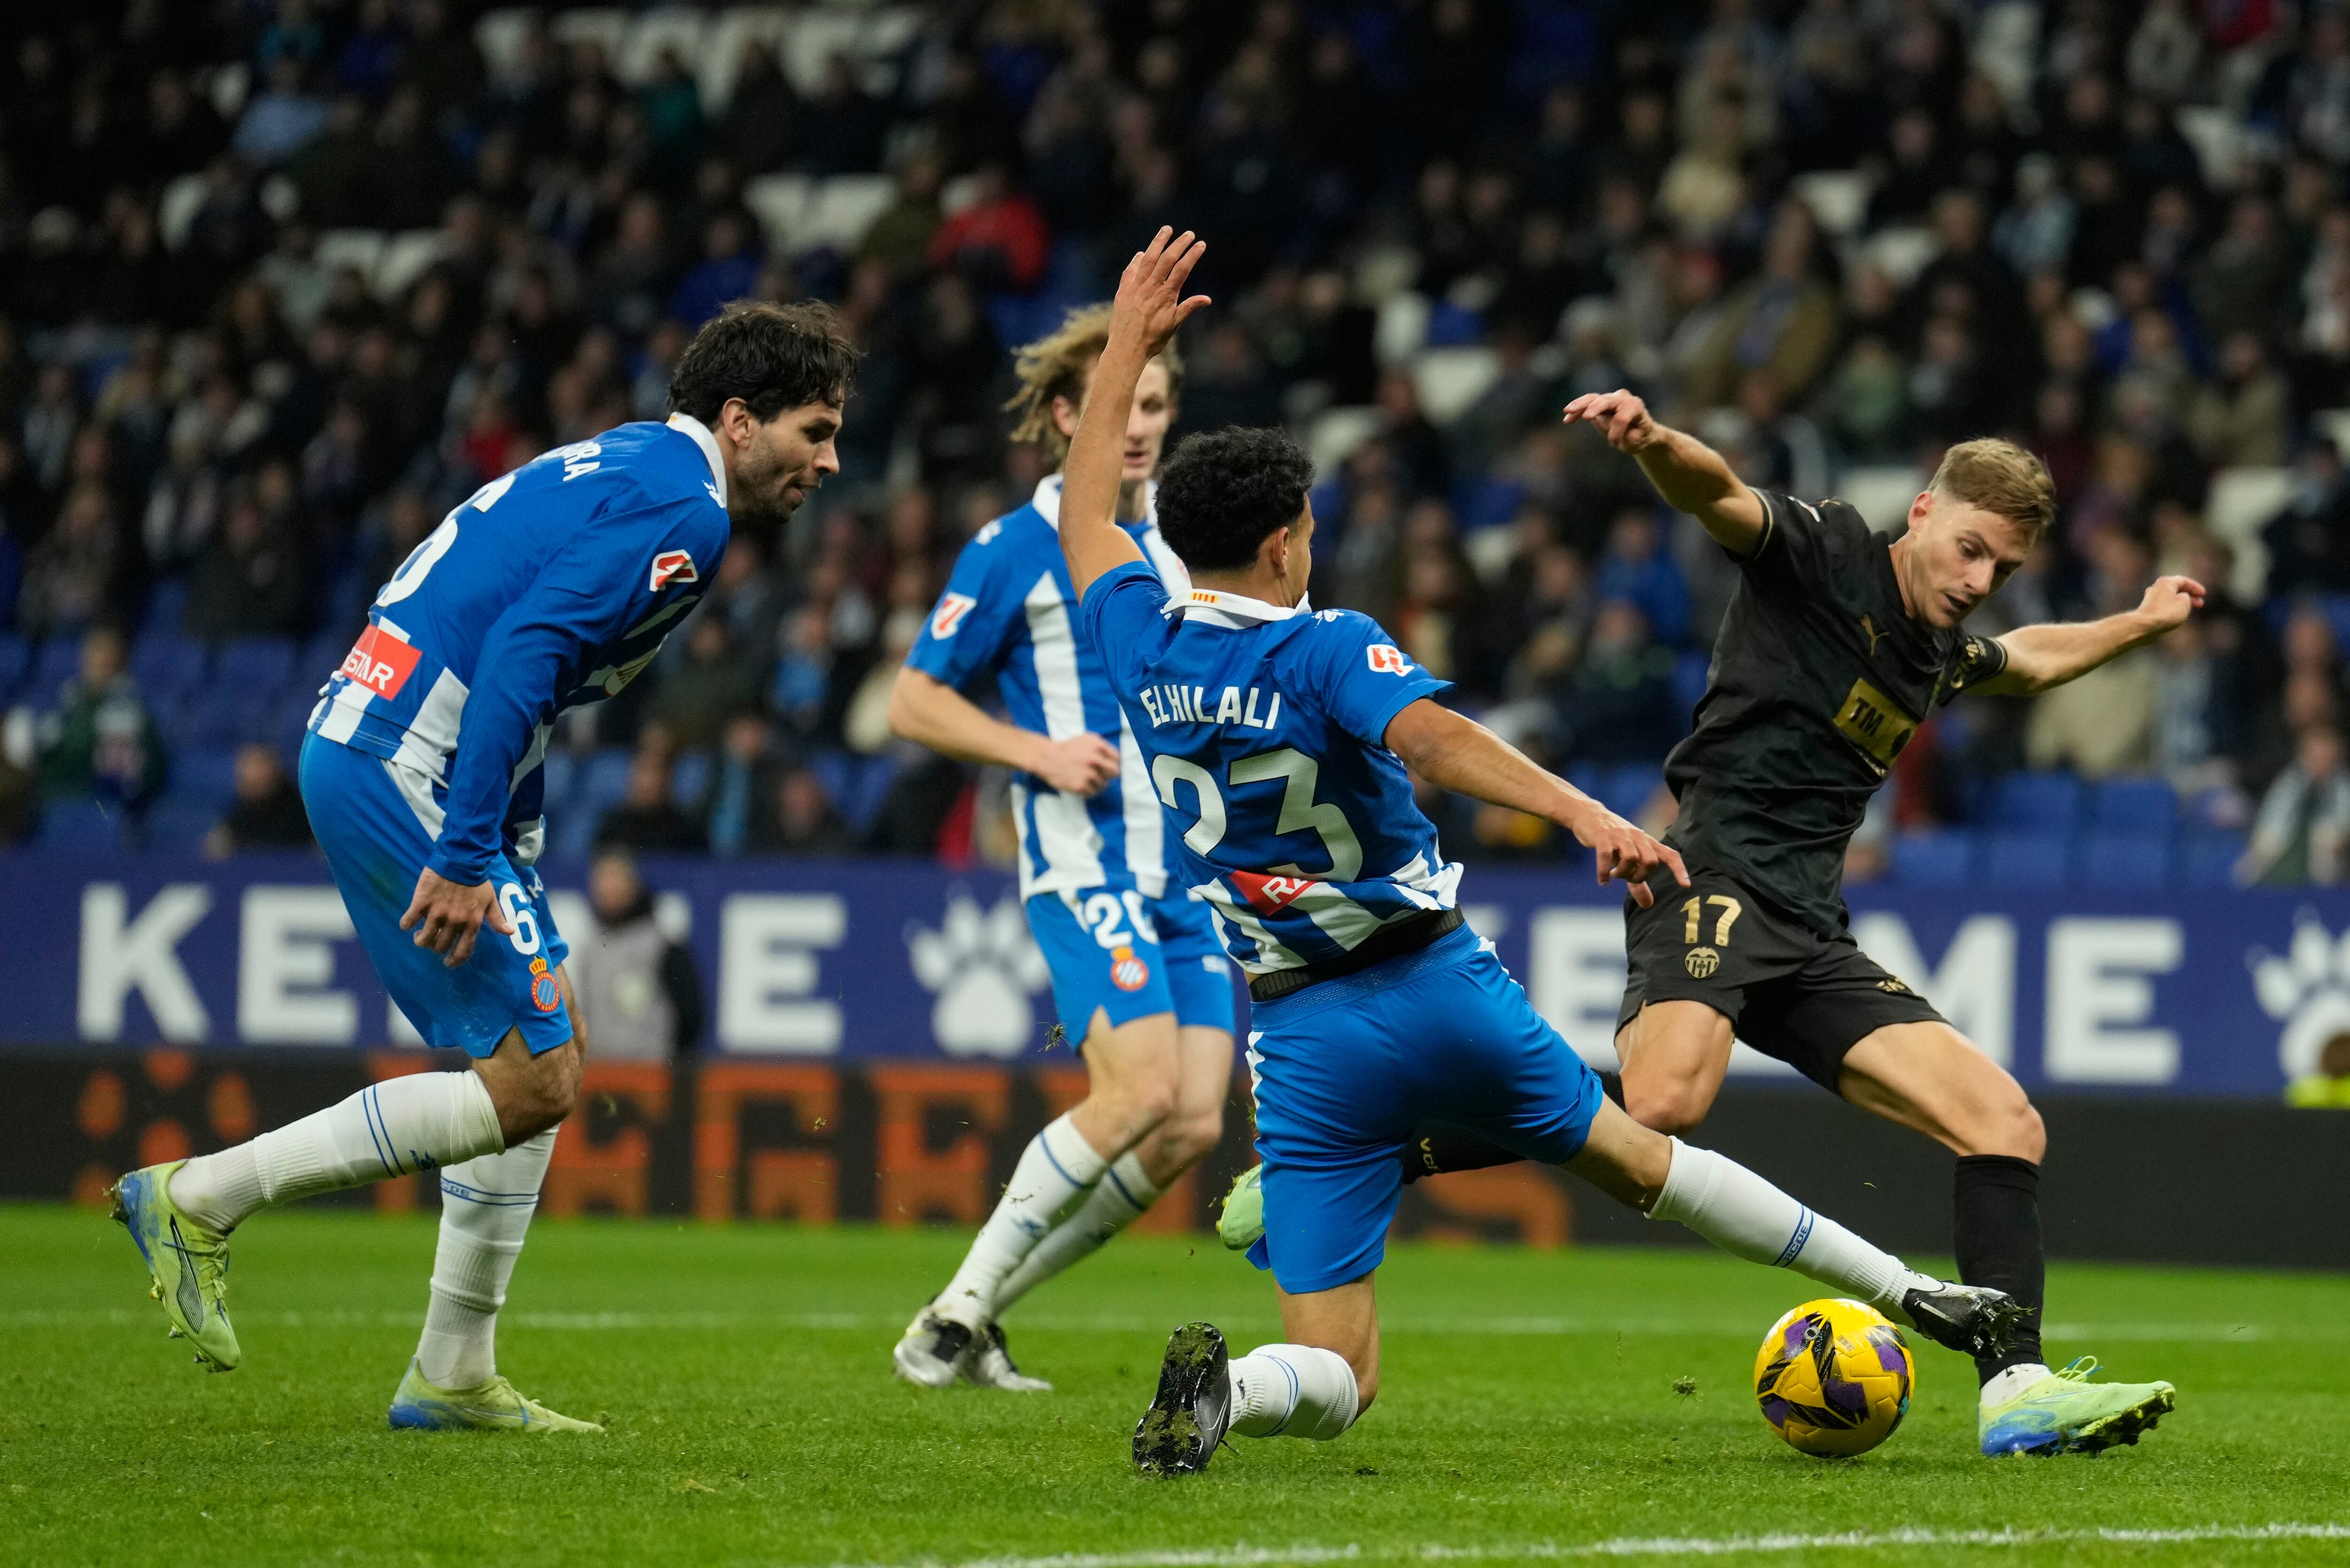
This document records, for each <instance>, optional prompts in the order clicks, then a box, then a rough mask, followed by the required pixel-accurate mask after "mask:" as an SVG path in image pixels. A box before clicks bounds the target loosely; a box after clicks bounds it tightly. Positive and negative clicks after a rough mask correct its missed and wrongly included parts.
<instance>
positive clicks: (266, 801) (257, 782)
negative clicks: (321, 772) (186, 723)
mask: <svg viewBox="0 0 2350 1568" xmlns="http://www.w3.org/2000/svg"><path fill="white" fill-rule="evenodd" d="M316 842H317V839H316V838H315V837H314V836H313V835H312V834H311V832H310V814H309V813H308V812H307V810H305V809H304V808H303V805H302V792H301V791H300V790H298V789H296V788H295V787H294V781H293V780H292V779H290V778H288V777H287V776H286V763H285V759H283V758H282V757H280V756H279V755H278V754H277V748H276V747H275V746H266V745H263V744H261V743H260V742H248V743H247V744H245V745H242V746H239V747H238V748H237V749H236V799H235V802H234V805H231V806H230V807H229V811H228V815H226V816H224V817H223V818H221V820H220V821H219V822H218V823H216V824H215V825H213V829H212V831H211V832H210V833H207V834H206V835H204V853H205V854H206V855H209V856H211V857H213V859H215V860H220V859H224V858H226V857H229V856H231V855H234V854H235V853H236V852H237V851H239V850H241V849H307V848H308V847H310V846H311V845H313V844H315V843H316Z"/></svg>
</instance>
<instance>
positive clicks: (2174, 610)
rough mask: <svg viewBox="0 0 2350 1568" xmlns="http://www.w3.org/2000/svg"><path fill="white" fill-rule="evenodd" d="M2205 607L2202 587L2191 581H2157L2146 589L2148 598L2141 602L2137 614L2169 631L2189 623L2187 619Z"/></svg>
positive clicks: (2173, 579) (2188, 579)
mask: <svg viewBox="0 0 2350 1568" xmlns="http://www.w3.org/2000/svg"><path fill="white" fill-rule="evenodd" d="M2202 607H2203V585H2202V584H2200V583H2199V582H2197V581H2196V580H2195V579H2194V578H2192V577H2157V578H2155V580H2154V581H2153V582H2152V583H2151V584H2149V585H2147V590H2146V597H2144V598H2142V599H2140V600H2139V601H2138V606H2137V613H2138V614H2139V615H2141V616H2143V617H2145V618H2146V619H2147V620H2148V621H2150V622H2152V623H2153V624H2154V625H2155V626H2157V627H2159V628H2161V629H2162V630H2164V631H2168V630H2169V629H2170V628H2172V627H2175V626H2181V625H2184V624H2185V623H2186V620H2187V618H2188V616H2189V615H2190V614H2192V613H2193V612H2194V611H2196V610H2199V609H2201V608H2202Z"/></svg>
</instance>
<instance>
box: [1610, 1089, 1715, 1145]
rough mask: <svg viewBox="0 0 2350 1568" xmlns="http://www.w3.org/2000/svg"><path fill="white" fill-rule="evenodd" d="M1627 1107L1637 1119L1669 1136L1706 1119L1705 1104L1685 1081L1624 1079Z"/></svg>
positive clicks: (1625, 1103)
mask: <svg viewBox="0 0 2350 1568" xmlns="http://www.w3.org/2000/svg"><path fill="white" fill-rule="evenodd" d="M1624 1109H1625V1110H1626V1111H1627V1112H1628V1113H1630V1115H1631V1117H1632V1119H1633V1120H1634V1121H1636V1122H1638V1123H1639V1124H1640V1125H1641V1126H1642V1127H1647V1128H1648V1129H1649V1130H1651V1131H1653V1132H1660V1133H1663V1134H1664V1135H1665V1136H1666V1137H1679V1136H1680V1135H1681V1134H1683V1133H1689V1132H1694V1131H1696V1130H1697V1127H1698V1124H1699V1123H1700V1122H1702V1121H1704V1120H1705V1113H1706V1109H1707V1107H1706V1106H1705V1105H1704V1103H1703V1102H1701V1101H1700V1099H1699V1098H1698V1096H1696V1094H1694V1093H1693V1092H1692V1091H1691V1089H1690V1086H1689V1085H1685V1084H1671V1083H1668V1084H1653V1085H1651V1084H1643V1083H1637V1082H1635V1081H1634V1080H1632V1079H1630V1078H1626V1079H1625V1080H1624Z"/></svg>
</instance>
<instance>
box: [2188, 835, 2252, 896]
mask: <svg viewBox="0 0 2350 1568" xmlns="http://www.w3.org/2000/svg"><path fill="white" fill-rule="evenodd" d="M2243 853H2244V836H2243V835H2242V834H2241V833H2215V832H2208V831H2207V832H2201V833H2190V834H2189V835H2188V836H2186V837H2185V838H2184V839H2182V840H2180V842H2179V846H2178V879H2179V880H2180V881H2182V882H2184V883H2186V884H2187V886H2189V887H2190V888H2232V887H2234V886H2235V885H2236V862H2237V860H2238V859H2240V858H2241V857H2242V856H2243Z"/></svg>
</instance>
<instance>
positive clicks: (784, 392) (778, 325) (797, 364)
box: [669, 299, 857, 425]
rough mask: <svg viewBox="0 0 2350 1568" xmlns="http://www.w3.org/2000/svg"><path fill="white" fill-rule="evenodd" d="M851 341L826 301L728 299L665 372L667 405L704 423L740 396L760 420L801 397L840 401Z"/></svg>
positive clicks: (801, 401)
mask: <svg viewBox="0 0 2350 1568" xmlns="http://www.w3.org/2000/svg"><path fill="white" fill-rule="evenodd" d="M856 370H857V348H856V346H855V345H854V344H852V343H851V342H849V340H848V334H847V331H846V330H845V329H844V328H843V327H842V326H841V324H840V317H839V316H838V314H837V313H836V312H835V311H834V310H833V308H832V306H828V305H824V304H820V303H816V302H814V301H809V302H806V303H803V304H798V305H770V304H768V303H766V302H765V301H764V300H755V299H742V300H736V301H735V302H734V303H733V304H732V305H730V306H727V307H726V308H725V309H723V310H722V311H720V312H719V313H718V315H717V316H716V317H713V318H712V320H711V321H710V322H709V324H708V325H706V326H704V327H702V330H701V331H699V332H697V333H695V334H694V335H693V341H692V342H691V343H689V344H687V345H686V346H685V352H684V353H682V354H680V355H679V356H678V357H677V369H676V370H675V371H674V372H673V373H672V374H671V377H670V383H669V408H670V412H671V413H673V414H691V416H693V417H694V418H695V419H697V420H700V421H702V423H703V424H705V425H714V424H716V423H717V422H718V410H721V409H723V408H724V407H725V406H726V404H727V402H728V400H731V399H734V398H740V399H742V400H743V402H744V403H746V404H748V405H749V407H750V410H751V417H752V418H753V419H755V420H757V421H759V422H760V423H761V424H764V423H766V422H767V421H769V420H772V419H774V418H775V416H776V415H777V414H779V413H782V412H783V411H784V410H785V409H796V408H803V407H805V406H806V405H807V404H809V403H828V404H830V405H831V406H832V407H834V408H836V409H837V408H838V407H840V406H841V405H842V404H843V403H845V402H847V400H848V383H849V379H850V378H851V377H852V376H853V375H855V373H856Z"/></svg>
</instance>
